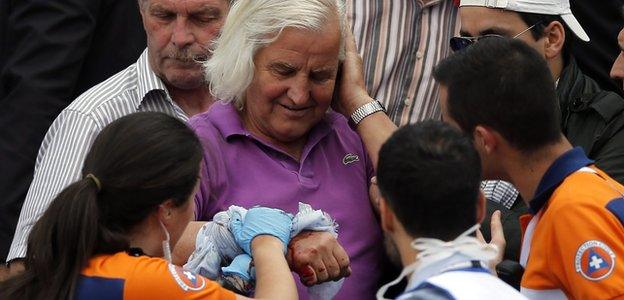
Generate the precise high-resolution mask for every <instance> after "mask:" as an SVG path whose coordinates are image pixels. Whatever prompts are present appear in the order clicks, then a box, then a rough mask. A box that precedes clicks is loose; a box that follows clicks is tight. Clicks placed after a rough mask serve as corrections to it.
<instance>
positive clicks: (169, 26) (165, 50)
mask: <svg viewBox="0 0 624 300" xmlns="http://www.w3.org/2000/svg"><path fill="white" fill-rule="evenodd" d="M231 2H232V0H138V3H139V5H140V12H141V16H142V20H143V25H144V27H145V31H146V33H147V41H148V46H147V49H146V50H145V52H144V53H143V54H142V55H141V57H140V58H139V59H138V61H137V63H135V64H132V65H130V66H129V67H128V68H127V69H125V70H123V71H121V72H120V73H118V74H116V75H114V76H112V77H111V78H109V79H107V80H106V81H104V82H102V83H101V84H98V85H97V86H95V87H93V88H92V89H90V90H89V91H87V92H85V93H84V94H83V95H81V96H80V97H78V98H77V99H76V100H75V101H74V102H73V103H72V104H71V105H70V106H69V107H68V108H67V109H65V110H64V111H63V112H62V113H61V114H60V115H59V117H58V118H57V119H56V120H55V121H54V124H53V125H52V127H51V128H50V129H49V131H48V133H47V135H46V138H45V140H44V142H43V144H42V146H41V149H40V150H39V155H38V158H37V166H36V170H35V174H34V179H33V182H32V184H31V186H30V190H29V192H28V196H27V198H26V201H25V203H24V206H23V209H22V212H21V215H20V221H19V224H18V226H17V230H16V235H15V239H14V240H13V245H12V247H11V252H10V255H9V258H8V260H9V261H10V267H11V273H13V274H15V273H18V272H20V271H21V270H23V259H22V258H23V257H25V256H26V252H27V249H26V245H27V239H28V236H29V234H30V230H31V228H32V226H33V225H34V224H35V222H36V221H37V220H38V219H39V217H40V216H41V215H42V214H43V213H44V212H45V210H46V209H47V207H48V205H49V204H50V202H51V201H52V199H53V198H54V197H55V195H56V194H57V193H58V192H60V191H61V190H62V189H63V188H65V187H66V186H67V185H69V184H70V183H71V182H73V181H76V180H78V179H80V176H81V172H80V170H81V168H82V165H83V161H84V158H85V156H86V154H87V152H88V149H89V148H90V147H91V144H92V143H93V141H94V140H95V137H96V136H97V135H98V133H99V132H100V131H101V130H102V128H104V127H105V126H106V125H107V124H109V123H111V122H113V121H114V120H116V119H118V118H120V117H123V116H125V115H128V114H131V113H134V112H141V111H157V112H164V113H167V114H169V115H172V116H175V117H177V118H179V119H181V120H184V121H186V120H188V118H190V117H191V116H193V115H195V114H198V113H200V112H204V111H206V110H207V109H208V107H209V106H210V105H211V104H212V103H213V97H212V95H211V94H210V91H209V89H208V85H207V84H206V82H205V81H204V74H203V72H202V68H201V65H200V64H199V63H198V61H203V60H206V59H207V58H208V56H209V53H208V48H209V47H210V45H211V44H212V41H213V39H214V38H215V37H216V36H218V35H219V33H220V31H221V27H222V25H223V22H224V20H225V16H226V14H227V12H228V10H229V6H230V3H231ZM172 146H175V145H172ZM291 247H293V249H301V251H299V252H297V253H295V254H292V253H291V254H290V256H291V257H292V261H293V262H294V264H301V265H304V266H305V265H308V264H310V265H318V264H321V262H322V261H321V259H322V258H323V257H327V256H332V254H334V253H337V256H336V257H337V258H334V259H335V260H340V259H341V257H346V254H344V255H342V256H341V254H343V253H344V250H343V249H342V248H341V247H340V245H339V244H338V243H337V242H336V239H335V238H333V236H332V235H331V234H330V233H311V234H307V235H306V236H302V237H299V238H298V239H297V241H296V242H293V243H292V244H291ZM341 252H342V253H341ZM176 253H180V252H179V251H177V250H176ZM332 257H333V256H332ZM174 258H177V259H176V260H175V261H174V262H175V263H178V264H182V263H184V262H185V261H184V259H185V258H186V257H184V256H183V255H182V256H179V257H174ZM345 259H346V258H345ZM315 260H316V261H317V262H316V263H315V262H314V261H315ZM346 260H347V261H344V262H342V264H340V263H338V262H335V265H332V267H333V268H340V267H344V268H345V269H348V265H349V264H348V263H349V262H348V259H346ZM328 264H330V263H328ZM310 272H312V273H314V271H310ZM343 274H344V273H343ZM343 274H339V275H343ZM322 279H326V280H333V279H337V277H327V278H322ZM318 282H320V281H319V280H316V281H313V283H318Z"/></svg>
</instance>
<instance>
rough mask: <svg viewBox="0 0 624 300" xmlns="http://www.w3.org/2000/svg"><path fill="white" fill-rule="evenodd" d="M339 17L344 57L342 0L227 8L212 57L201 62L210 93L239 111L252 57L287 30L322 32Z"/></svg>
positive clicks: (273, 0)
mask: <svg viewBox="0 0 624 300" xmlns="http://www.w3.org/2000/svg"><path fill="white" fill-rule="evenodd" d="M336 17H337V18H338V21H339V26H340V32H341V36H342V38H341V41H340V44H341V45H340V54H339V57H338V59H339V60H343V59H344V55H345V48H344V45H345V34H346V32H347V30H349V29H348V28H347V22H346V16H345V4H344V0H237V1H235V2H234V4H233V5H232V6H231V8H230V12H229V14H228V16H227V18H226V21H225V24H224V25H223V29H222V32H221V36H220V37H219V38H218V39H217V40H216V41H215V42H214V45H213V49H214V50H213V51H212V57H211V58H210V59H209V60H208V61H206V62H205V63H204V67H205V75H206V81H207V82H209V83H210V92H211V93H212V95H214V96H215V97H217V98H219V99H221V100H224V101H234V104H235V105H236V107H237V108H238V109H242V108H243V105H244V101H245V90H246V89H247V87H248V86H249V84H251V81H252V80H253V77H254V61H253V60H254V56H255V54H256V53H257V52H258V50H260V49H261V48H262V47H264V46H267V45H268V44H270V43H272V42H273V41H275V40H276V39H277V38H278V36H279V35H280V33H281V32H282V31H283V30H284V29H285V28H287V27H294V28H300V29H306V30H316V31H321V30H323V29H324V26H325V25H326V24H328V23H329V22H328V21H329V20H331V19H332V18H336Z"/></svg>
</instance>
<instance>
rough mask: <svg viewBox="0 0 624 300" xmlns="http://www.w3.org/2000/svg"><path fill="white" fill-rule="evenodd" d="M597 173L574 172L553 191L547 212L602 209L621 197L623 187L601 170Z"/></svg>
mask: <svg viewBox="0 0 624 300" xmlns="http://www.w3.org/2000/svg"><path fill="white" fill-rule="evenodd" d="M595 170H596V172H597V173H591V172H575V173H572V174H570V175H569V176H568V177H567V178H565V179H564V181H563V182H562V183H561V185H560V186H559V187H558V188H556V189H555V191H554V192H553V194H552V196H551V199H550V201H549V203H548V210H551V209H552V210H557V211H559V210H575V209H578V210H582V209H600V208H604V207H605V206H606V204H607V203H608V202H610V201H611V200H613V199H615V198H619V197H621V196H622V194H621V192H622V191H624V187H623V186H621V185H620V184H619V183H617V182H616V181H614V180H613V179H611V178H610V177H609V176H608V175H607V174H605V173H604V172H602V171H601V170H597V169H595Z"/></svg>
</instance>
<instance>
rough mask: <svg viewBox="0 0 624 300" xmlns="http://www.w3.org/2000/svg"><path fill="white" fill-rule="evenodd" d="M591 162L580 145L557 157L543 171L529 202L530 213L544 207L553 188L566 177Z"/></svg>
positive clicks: (534, 212) (535, 212)
mask: <svg viewBox="0 0 624 300" xmlns="http://www.w3.org/2000/svg"><path fill="white" fill-rule="evenodd" d="M593 163H594V161H593V160H591V159H589V158H587V156H586V155H585V152H584V151H583V148H581V147H575V148H574V149H570V150H568V151H567V152H566V153H564V154H563V155H561V156H560V157H559V158H557V160H555V162H553V163H552V165H550V167H549V168H548V170H546V173H544V176H543V177H542V180H540V183H539V185H538V186H537V190H536V192H535V197H534V198H533V200H531V201H530V202H529V210H530V211H531V213H532V214H534V215H536V214H537V213H538V212H539V211H540V209H542V207H544V205H545V204H546V202H548V199H549V198H550V196H551V195H552V193H553V192H554V190H555V189H556V188H557V187H558V186H559V185H561V183H562V182H563V180H564V179H565V178H566V177H568V176H569V175H570V174H572V173H574V172H576V171H578V170H579V169H580V168H582V167H585V166H587V165H591V164H593Z"/></svg>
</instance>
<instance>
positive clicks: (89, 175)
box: [85, 173, 102, 192]
mask: <svg viewBox="0 0 624 300" xmlns="http://www.w3.org/2000/svg"><path fill="white" fill-rule="evenodd" d="M85 178H89V179H91V180H93V182H94V183H95V186H96V187H97V190H98V192H99V191H101V190H102V183H100V180H99V179H97V177H95V175H93V174H91V173H89V174H87V176H85Z"/></svg>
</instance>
